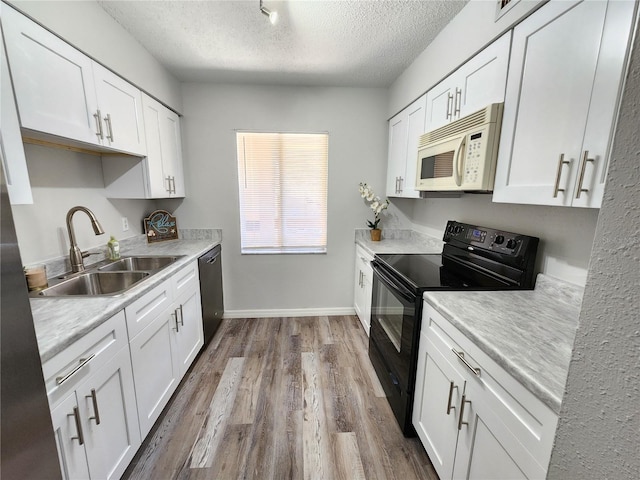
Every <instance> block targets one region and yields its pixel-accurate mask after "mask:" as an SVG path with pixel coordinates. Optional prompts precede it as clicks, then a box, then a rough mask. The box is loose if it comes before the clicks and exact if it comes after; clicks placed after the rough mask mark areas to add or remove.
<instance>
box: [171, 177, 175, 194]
mask: <svg viewBox="0 0 640 480" xmlns="http://www.w3.org/2000/svg"><path fill="white" fill-rule="evenodd" d="M171 183H172V184H173V193H176V177H174V176H173V175H172V176H171Z"/></svg>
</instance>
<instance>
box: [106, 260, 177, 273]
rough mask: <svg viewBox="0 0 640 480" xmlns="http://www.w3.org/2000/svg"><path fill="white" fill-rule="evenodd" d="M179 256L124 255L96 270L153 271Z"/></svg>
mask: <svg viewBox="0 0 640 480" xmlns="http://www.w3.org/2000/svg"><path fill="white" fill-rule="evenodd" d="M178 258H180V257H169V256H167V257H158V256H155V257H124V258H121V259H120V260H116V261H114V262H112V263H109V264H107V265H105V266H103V267H100V268H99V269H98V270H100V271H101V272H105V271H108V272H115V271H154V270H160V269H162V268H164V267H166V266H168V265H171V264H172V263H173V262H175V261H176V260H177V259H178Z"/></svg>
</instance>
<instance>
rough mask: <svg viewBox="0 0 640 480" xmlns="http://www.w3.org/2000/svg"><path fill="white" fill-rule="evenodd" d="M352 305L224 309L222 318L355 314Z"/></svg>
mask: <svg viewBox="0 0 640 480" xmlns="http://www.w3.org/2000/svg"><path fill="white" fill-rule="evenodd" d="M355 314H356V311H355V310H354V309H353V307H337V308H293V309H289V310H225V311H224V318H272V317H320V316H327V317H330V316H333V315H355Z"/></svg>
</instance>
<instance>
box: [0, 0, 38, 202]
mask: <svg viewBox="0 0 640 480" xmlns="http://www.w3.org/2000/svg"><path fill="white" fill-rule="evenodd" d="M2 8H5V7H2ZM0 48H1V49H2V51H1V52H0V68H1V69H2V70H1V71H0V79H2V81H1V82H0V87H1V89H2V90H1V92H0V109H1V113H0V156H1V158H2V168H3V170H4V175H5V178H6V182H7V191H8V192H9V200H10V201H11V204H12V205H17V204H31V203H33V196H32V194H31V182H30V181H29V172H28V170H27V158H26V157H25V154H24V145H23V144H22V136H21V134H20V120H19V119H18V111H17V109H16V102H15V98H14V97H13V86H12V84H11V77H10V75H9V65H8V63H7V56H6V54H5V49H4V42H2V43H1V45H0Z"/></svg>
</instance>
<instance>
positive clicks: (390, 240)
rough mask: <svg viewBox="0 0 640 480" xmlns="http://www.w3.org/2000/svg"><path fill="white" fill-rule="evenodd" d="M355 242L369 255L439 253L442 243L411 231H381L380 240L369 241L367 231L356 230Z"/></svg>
mask: <svg viewBox="0 0 640 480" xmlns="http://www.w3.org/2000/svg"><path fill="white" fill-rule="evenodd" d="M355 241H356V243H357V244H358V245H360V246H361V247H363V248H364V249H365V250H367V251H368V252H369V253H370V254H371V255H375V254H377V253H441V252H442V247H443V245H444V242H443V241H442V240H441V239H438V238H434V237H430V236H428V235H425V234H423V233H418V232H415V231H413V230H383V231H382V240H380V241H379V242H373V241H371V234H370V233H369V230H367V229H357V230H356V237H355Z"/></svg>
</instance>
